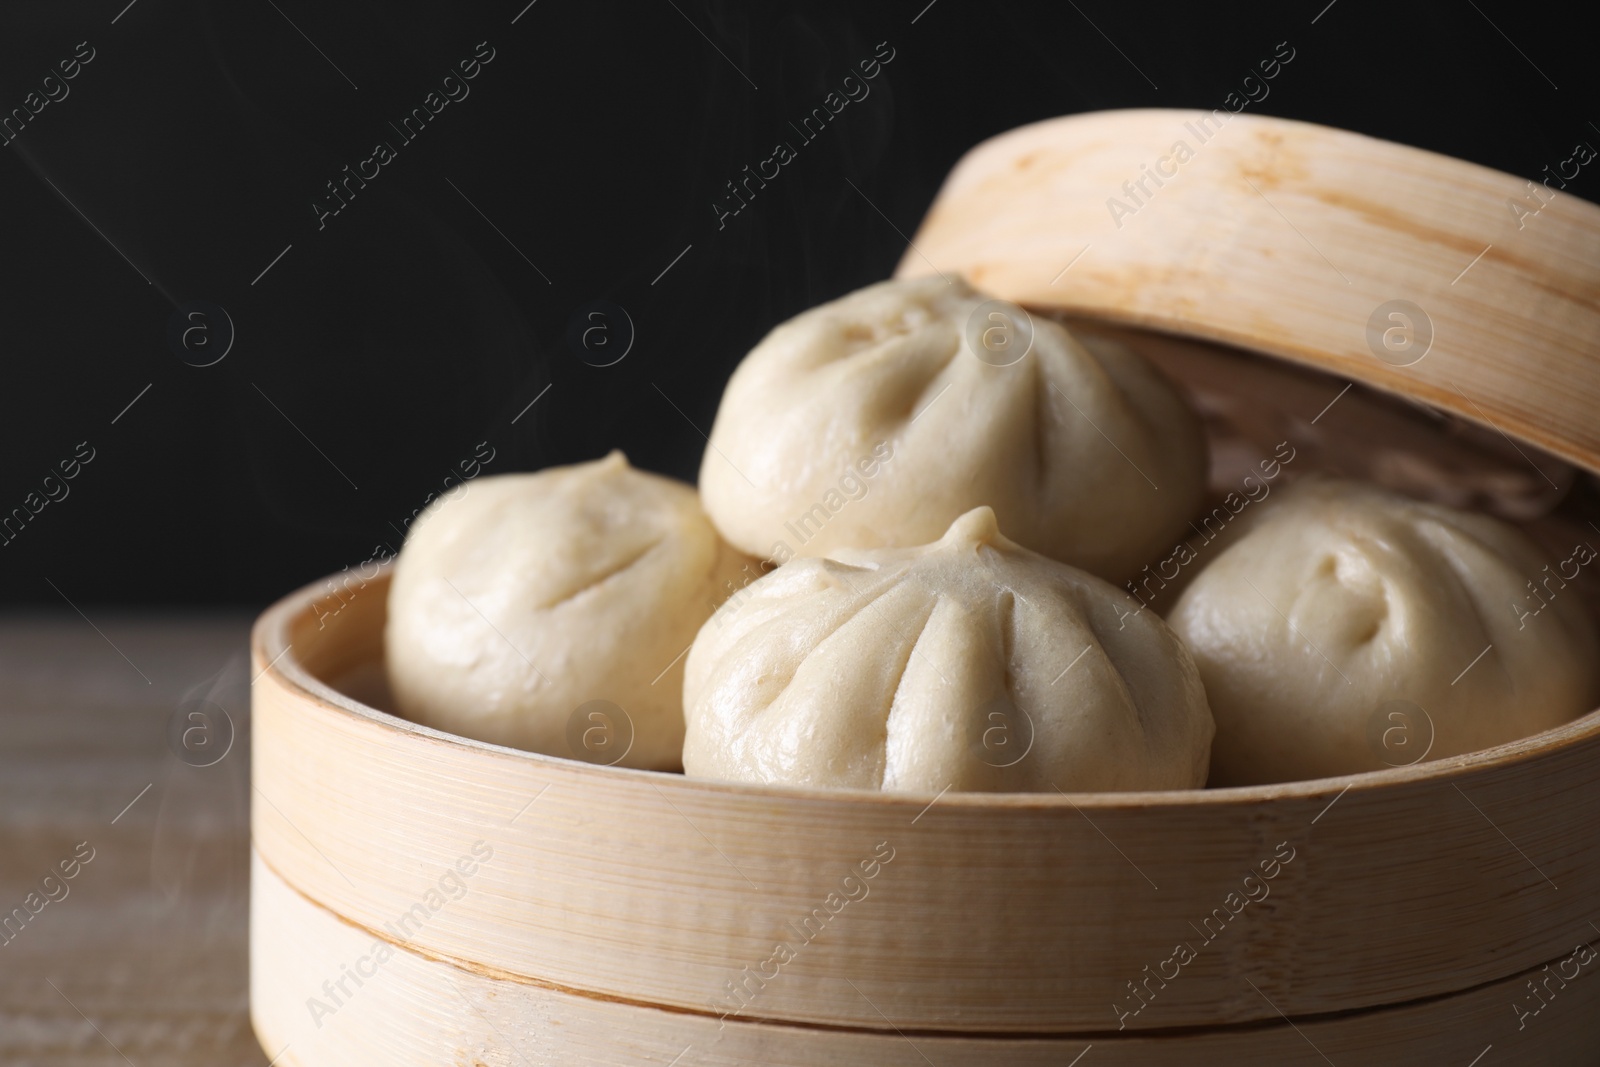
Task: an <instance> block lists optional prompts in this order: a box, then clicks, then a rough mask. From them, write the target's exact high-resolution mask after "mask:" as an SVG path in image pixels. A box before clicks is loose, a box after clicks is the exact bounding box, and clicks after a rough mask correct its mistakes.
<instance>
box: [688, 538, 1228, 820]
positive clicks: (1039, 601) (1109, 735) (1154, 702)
mask: <svg viewBox="0 0 1600 1067" xmlns="http://www.w3.org/2000/svg"><path fill="white" fill-rule="evenodd" d="M684 714H685V717H686V718H687V720H688V727H689V729H688V735H687V737H686V738H685V741H684V749H683V764H684V770H685V772H686V773H688V774H691V775H696V776H700V777H708V778H722V779H730V780H737V781H747V782H786V783H792V784H798V785H813V786H819V785H820V786H842V787H852V788H857V789H882V790H889V791H901V792H923V793H937V792H939V791H941V790H943V789H946V788H950V789H957V790H986V791H1049V790H1051V789H1053V788H1060V789H1062V790H1064V791H1067V792H1072V791H1078V790H1136V789H1183V788H1191V787H1198V786H1201V785H1204V784H1205V779H1206V767H1207V758H1208V754H1209V746H1210V742H1211V733H1212V723H1211V715H1210V713H1209V712H1208V711H1207V710H1206V696H1205V691H1204V690H1203V689H1202V688H1201V685H1200V679H1199V675H1198V674H1197V673H1196V671H1195V667H1194V664H1193V662H1192V661H1191V660H1190V658H1189V654H1188V653H1187V652H1186V651H1185V650H1184V648H1183V646H1182V644H1180V643H1179V642H1178V640H1177V638H1176V637H1174V636H1173V634H1172V632H1171V631H1170V630H1168V628H1167V626H1166V624H1165V623H1163V622H1162V621H1161V620H1160V619H1159V618H1158V617H1157V616H1156V615H1155V614H1154V613H1141V612H1139V611H1138V610H1137V602H1136V601H1134V600H1133V599H1132V598H1131V597H1129V596H1128V595H1127V594H1126V593H1124V592H1122V591H1121V590H1119V589H1116V588H1115V587H1113V586H1111V585H1110V584H1108V583H1106V582H1103V581H1101V580H1100V579H1098V578H1095V577H1094V576H1092V575H1089V574H1085V573H1084V572H1082V571H1080V570H1077V569H1075V568H1073V567H1069V566H1066V565H1065V564H1062V563H1058V562H1056V561H1054V560H1050V559H1046V558H1044V557H1043V556H1039V555H1036V554H1034V553H1033V552H1029V551H1028V550H1026V549H1024V548H1021V547H1020V546H1018V545H1016V544H1013V543H1012V542H1010V541H1008V540H1006V538H1004V537H1002V536H1001V535H1000V532H999V530H998V529H997V527H996V523H995V516H994V512H993V511H991V510H990V509H989V508H986V507H985V508H977V509H975V510H973V511H971V512H968V513H967V514H965V515H963V516H961V517H960V518H958V519H957V520H956V522H955V523H954V524H953V525H952V526H951V527H950V529H949V532H948V533H946V534H945V535H944V537H943V539H941V540H939V541H938V542H936V543H934V544H931V545H925V546H923V547H920V548H888V549H859V550H841V551H839V552H837V553H835V554H834V556H833V558H805V559H798V560H794V561H793V562H790V563H787V564H784V565H783V566H781V567H779V568H778V569H777V570H775V571H773V572H772V573H771V574H769V575H767V576H766V577H764V578H762V579H760V580H759V581H757V582H755V583H754V584H752V585H750V586H749V587H747V588H746V589H745V590H743V591H742V592H741V593H740V595H739V596H738V597H736V598H735V599H733V600H731V601H729V602H728V603H727V604H726V605H724V607H723V608H722V609H720V610H719V611H718V613H717V615H715V616H713V618H712V619H711V620H710V621H708V622H707V623H706V625H705V626H704V627H703V628H702V629H701V631H700V634H699V636H698V637H697V638H696V639H695V643H694V646H693V647H692V648H691V649H690V651H689V662H688V671H687V673H686V675H685V678H684Z"/></svg>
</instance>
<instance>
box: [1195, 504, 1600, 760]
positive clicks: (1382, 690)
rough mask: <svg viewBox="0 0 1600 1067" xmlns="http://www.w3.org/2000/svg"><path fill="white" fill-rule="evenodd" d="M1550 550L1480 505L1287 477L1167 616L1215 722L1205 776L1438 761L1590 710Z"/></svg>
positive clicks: (1576, 607)
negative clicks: (1285, 486) (1289, 481)
mask: <svg viewBox="0 0 1600 1067" xmlns="http://www.w3.org/2000/svg"><path fill="white" fill-rule="evenodd" d="M1587 558H1589V559H1592V558H1593V553H1592V552H1590V553H1589V555H1588V557H1587ZM1549 562H1550V561H1548V560H1546V559H1545V558H1543V556H1542V555H1541V553H1540V552H1539V550H1538V549H1537V548H1535V547H1534V545H1533V544H1532V543H1531V542H1530V541H1528V540H1527V539H1526V538H1525V537H1523V535H1522V534H1520V533H1518V532H1517V531H1516V530H1514V529H1512V528H1511V527H1510V526H1507V525H1506V524H1504V523H1502V522H1500V521H1499V520H1497V519H1492V518H1489V517H1487V516H1484V515H1474V514H1469V513H1467V512H1462V511H1456V510H1454V509H1452V508H1448V507H1444V506H1442V505H1437V504H1425V503H1419V502H1417V501H1413V500H1409V499H1407V498H1405V497H1401V496H1398V495H1396V494H1394V493H1390V492H1388V491H1386V490H1382V489H1378V488H1376V487H1374V486H1369V485H1364V484H1360V483H1354V482H1342V481H1332V480H1327V481H1323V480H1315V481H1308V482H1302V483H1300V484H1298V485H1296V486H1294V487H1293V488H1292V489H1290V490H1289V491H1288V492H1287V493H1286V495H1284V496H1283V497H1281V498H1280V499H1279V500H1278V501H1275V502H1274V503H1273V504H1270V505H1267V506H1266V509H1265V510H1264V511H1263V512H1262V513H1261V516H1260V519H1259V520H1258V521H1257V522H1256V523H1255V524H1254V526H1253V527H1252V528H1251V529H1250V530H1249V531H1248V532H1247V533H1245V534H1244V535H1243V536H1242V537H1241V538H1240V539H1239V540H1237V541H1236V542H1234V544H1232V545H1231V546H1230V547H1228V548H1227V549H1226V550H1225V551H1223V552H1222V553H1221V554H1220V555H1218V556H1217V558H1216V559H1215V560H1214V561H1213V562H1212V563H1211V565H1210V566H1208V567H1207V568H1206V569H1205V570H1203V571H1201V572H1200V574H1199V576H1198V577H1196V578H1195V580H1194V582H1193V584H1192V585H1190V586H1189V588H1188V589H1187V590H1185V592H1184V594H1183V596H1182V597H1181V598H1179V600H1178V603H1177V604H1176V605H1175V606H1174V607H1173V610H1172V613H1171V615H1170V617H1169V619H1168V621H1169V622H1170V623H1171V624H1172V627H1173V629H1174V630H1176V631H1177V632H1178V635H1179V636H1180V637H1182V638H1183V640H1184V642H1185V643H1186V644H1188V646H1189V649H1190V651H1192V652H1193V653H1194V657H1195V660H1196V662H1197V663H1198V664H1199V666H1200V675H1201V677H1202V678H1203V679H1204V680H1205V686H1206V694H1207V696H1208V697H1209V698H1210V701H1211V711H1212V714H1213V715H1215V717H1216V721H1217V737H1216V741H1215V742H1214V743H1213V745H1212V749H1211V759H1212V774H1211V784H1213V785H1243V784H1251V783H1259V782H1280V781H1289V780H1293V779H1303V778H1320V777H1328V776H1332V775H1341V774H1350V773H1354V772H1356V771H1367V770H1377V769H1381V768H1383V767H1385V766H1401V765H1406V764H1410V763H1415V762H1418V761H1419V760H1421V759H1422V758H1423V757H1424V756H1426V757H1427V758H1430V759H1438V758H1440V757H1444V756H1453V755H1457V754H1459V753H1463V752H1472V751H1475V750H1478V749H1482V748H1488V747H1489V746H1491V745H1497V744H1501V743H1503V742H1506V741H1512V740H1516V739H1517V738H1521V737H1526V736H1527V735H1529V734H1533V733H1537V732H1538V731H1540V730H1544V729H1548V728H1549V727H1552V726H1556V725H1558V724H1560V723H1563V722H1566V721H1568V720H1569V719H1572V718H1575V717H1576V716H1578V715H1580V714H1582V713H1584V712H1586V711H1588V710H1590V709H1591V708H1593V707H1594V706H1595V704H1596V702H1597V700H1600V658H1597V657H1600V648H1597V645H1596V634H1595V626H1594V623H1593V621H1592V620H1591V618H1590V616H1589V614H1588V611H1587V610H1586V608H1585V606H1584V604H1583V603H1582V601H1581V600H1580V598H1579V594H1578V592H1577V591H1576V590H1575V589H1569V588H1566V585H1567V584H1568V583H1566V582H1564V581H1563V580H1562V579H1561V578H1560V577H1559V576H1557V577H1555V579H1554V581H1553V582H1551V581H1547V578H1548V576H1550V575H1552V574H1553V573H1554V571H1555V569H1556V568H1555V567H1551V568H1550V569H1548V570H1547V569H1546V567H1547V564H1548V563H1549ZM1569 562H1570V561H1569ZM1575 573H1576V567H1575V566H1574V567H1573V568H1572V571H1571V574H1569V577H1570V576H1571V575H1572V574H1575ZM1531 583H1541V584H1542V588H1541V589H1540V592H1541V593H1542V594H1543V596H1542V597H1538V598H1536V596H1535V594H1534V593H1533V592H1532V591H1531V590H1532V588H1533V586H1532V584H1531ZM1540 605H1545V606H1544V607H1540ZM1535 608H1538V612H1537V614H1535V613H1534V612H1533V610H1532V609H1535ZM1480 657H1481V658H1480Z"/></svg>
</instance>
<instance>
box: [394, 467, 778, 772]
mask: <svg viewBox="0 0 1600 1067" xmlns="http://www.w3.org/2000/svg"><path fill="white" fill-rule="evenodd" d="M750 563H751V561H749V560H747V559H745V558H744V557H743V556H741V555H739V554H738V553H737V552H736V551H734V550H733V549H731V548H730V547H729V546H728V545H726V544H725V543H724V542H723V541H722V540H721V539H720V538H719V537H718V536H717V533H716V531H715V529H713V527H712V526H711V523H710V522H709V521H708V520H707V518H706V516H705V514H704V513H703V512H702V511H701V509H700V505H699V501H698V499H697V497H696V495H695V492H694V490H693V489H692V488H690V487H689V486H687V485H684V484H682V483H680V482H677V481H674V480H672V479H669V478H663V477H659V476H657V475H653V474H647V473H644V472H642V471H637V470H634V469H633V468H631V467H629V466H628V463H627V460H626V459H625V458H624V457H623V455H622V453H620V452H613V453H611V455H609V456H607V457H606V458H605V459H602V460H598V461H596V462H593V463H582V464H578V465H575V466H570V467H557V468H552V469H549V470H544V471H540V472H538V473H535V474H508V475H497V476H493V477H484V478H479V479H477V480H475V481H473V482H469V483H467V485H466V486H465V488H463V489H462V490H460V491H458V492H457V493H455V494H452V495H451V496H450V497H446V498H445V499H443V500H440V501H439V502H438V503H436V504H434V505H433V506H432V507H430V508H429V509H428V510H427V511H426V512H425V513H424V514H423V515H422V517H421V518H420V519H419V520H418V522H417V523H416V524H415V525H414V526H413V527H412V529H411V532H410V536H409V537H408V538H407V539H406V543H405V547H404V548H403V550H402V551H401V553H400V558H399V561H398V562H397V563H396V565H395V571H394V579H393V582H392V584H391V586H390V590H389V621H388V626H387V628H386V630H385V633H384V643H385V651H386V654H387V665H388V675H389V683H390V686H391V688H392V689H393V691H394V695H395V699H396V701H397V703H398V705H399V708H400V711H401V712H402V713H403V714H404V715H405V716H406V717H407V718H409V719H412V720H414V721H416V722H420V723H424V724H426V725H428V726H434V727H437V728H439V729H442V730H448V731H450V732H452V733H457V734H461V735H463V736H465V737H472V738H476V739H478V740H481V741H489V742H493V743H496V744H502V745H507V746H510V747H513V748H522V749H528V750H531V751H534V752H544V753H548V754H550V755H556V756H568V757H575V758H579V759H585V760H587V761H589V762H599V763H619V764H620V765H622V766H628V767H643V768H652V769H658V770H671V769H676V768H677V767H678V766H680V754H681V746H682V741H683V709H682V688H683V683H682V677H683V664H682V660H681V659H680V660H679V661H678V662H677V663H676V664H674V663H673V660H674V658H675V657H678V656H679V655H680V654H681V653H682V652H683V650H684V649H685V648H686V647H687V646H688V644H689V642H690V641H691V640H692V639H693V638H694V635H695V632H696V631H697V630H698V629H699V627H700V624H701V623H702V622H704V621H705V620H706V618H707V617H708V616H710V615H711V613H712V611H713V610H714V608H715V607H716V605H717V604H718V603H720V602H721V601H722V600H724V599H726V597H727V595H728V593H729V592H730V591H731V590H732V588H733V587H732V586H729V585H728V584H727V583H729V582H734V581H735V580H736V579H737V580H739V581H742V580H745V579H746V578H747V577H748V575H746V576H740V574H739V572H740V569H741V567H744V566H747V565H749V564H750ZM752 573H754V570H753V567H752ZM669 665H671V666H669ZM591 701H605V702H608V703H606V704H594V705H590V702H591ZM585 705H589V707H588V708H587V710H585V711H584V712H582V713H579V708H580V706H585ZM613 706H614V707H613ZM617 709H620V712H621V714H620V715H619V714H618V710H617ZM596 714H597V715H599V716H600V717H599V718H595V717H594V715H596ZM575 716H576V720H575ZM624 753H625V755H624Z"/></svg>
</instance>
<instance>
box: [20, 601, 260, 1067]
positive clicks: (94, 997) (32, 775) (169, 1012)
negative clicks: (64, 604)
mask: <svg viewBox="0 0 1600 1067" xmlns="http://www.w3.org/2000/svg"><path fill="white" fill-rule="evenodd" d="M88 616H89V619H92V620H93V621H92V623H91V622H90V621H88V620H86V619H85V618H84V617H82V616H80V615H78V614H76V613H74V612H70V611H63V612H38V613H9V614H0V919H3V918H4V917H6V916H9V915H11V912H12V909H14V908H22V909H23V910H24V914H28V915H29V919H28V921H27V923H26V925H23V926H21V929H20V931H17V930H16V925H17V924H16V921H15V920H13V928H12V930H11V931H6V930H4V929H3V928H0V1064H5V1065H7V1067H25V1065H27V1067H31V1065H40V1067H45V1065H48V1067H101V1065H107V1067H110V1065H117V1067H126V1065H128V1064H132V1065H135V1067H191V1065H192V1067H235V1065H240V1067H263V1065H265V1064H266V1063H267V1057H266V1056H265V1055H263V1054H262V1051H261V1049H260V1048H259V1046H258V1045H257V1044H256V1040H255V1036H254V1034H253V1033H252V1032H251V1029H250V1021H249V1009H248V1002H247V995H248V972H247V967H246V933H247V930H246V926H247V918H248V911H249V886H248V881H247V874H248V867H249V864H248V860H249V841H250V836H249V832H250V831H249V812H250V805H249V799H250V795H249V791H250V784H249V783H250V774H249V771H250V758H249V744H248V721H249V697H248V694H249V684H250V675H249V661H248V659H247V656H246V637H247V635H248V632H249V625H250V621H251V620H250V618H249V617H248V616H245V615H243V614H238V613H232V614H197V613H192V612H191V613H182V614H168V615H152V614H127V613H124V614H118V613H116V612H112V611H108V610H96V609H94V608H90V609H88ZM96 628H98V630H97V629H96ZM207 696H209V698H210V699H211V700H212V701H213V702H214V703H215V704H217V705H220V706H221V707H222V708H224V709H225V710H226V711H227V712H228V714H229V715H230V716H231V718H232V720H233V725H234V727H235V740H234V743H233V745H232V748H231V750H229V751H228V753H227V755H226V756H225V757H224V758H222V759H221V760H220V762H217V763H216V764H214V765H212V766H209V767H194V766H190V765H188V764H186V763H185V762H183V761H182V760H180V759H179V758H177V756H176V755H175V754H174V751H173V749H172V748H171V747H170V746H169V742H168V739H167V738H168V724H169V721H170V720H171V719H172V717H173V715H174V713H175V712H178V711H179V709H180V708H181V707H183V706H184V702H185V700H186V699H189V700H193V699H196V698H199V699H204V698H206V697H207ZM179 714H180V717H181V715H182V712H179ZM213 715H215V712H213ZM221 729H222V728H221V727H220V726H219V727H217V731H218V735H220V733H221ZM130 805H131V806H130ZM80 842H87V844H88V847H89V848H92V849H93V850H94V851H93V859H92V860H90V861H89V862H88V863H87V864H86V865H83V866H82V867H81V869H80V870H79V871H78V873H77V875H76V877H74V878H73V879H71V880H70V881H67V882H65V887H66V890H67V893H66V896H64V897H61V899H59V900H55V901H51V902H48V903H45V904H44V906H43V907H42V908H40V910H39V911H38V913H37V914H31V913H30V912H29V910H28V908H27V898H28V895H29V894H30V893H31V892H36V891H37V890H38V888H39V885H40V880H41V879H42V878H43V877H44V876H45V875H46V874H47V873H49V872H50V871H51V870H52V869H53V868H54V867H55V866H56V865H57V864H58V863H59V862H60V861H62V860H65V859H69V858H71V857H72V855H73V852H74V849H75V848H76V847H77V846H78V845H79V843H80ZM83 852H84V854H87V849H85V850H83ZM51 892H52V893H54V894H55V895H57V896H59V895H60V893H61V889H60V888H58V887H56V886H55V884H52V887H51ZM44 899H46V898H45V897H44V896H43V895H41V896H38V897H35V898H34V899H33V903H34V906H36V907H37V906H38V905H39V902H40V901H41V900H44ZM8 936H9V937H10V938H11V939H10V940H9V941H7V940H6V938H7V937H8Z"/></svg>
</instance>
